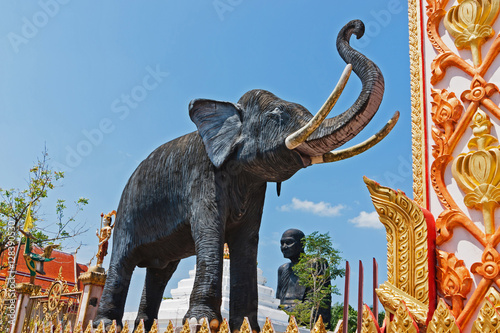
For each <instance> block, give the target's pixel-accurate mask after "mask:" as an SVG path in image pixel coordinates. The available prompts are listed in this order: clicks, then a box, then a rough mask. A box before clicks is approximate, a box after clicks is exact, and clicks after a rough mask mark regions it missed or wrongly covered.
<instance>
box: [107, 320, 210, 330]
mask: <svg viewBox="0 0 500 333" xmlns="http://www.w3.org/2000/svg"><path fill="white" fill-rule="evenodd" d="M205 323H206V320H205ZM201 328H202V329H203V326H202V327H201ZM199 332H200V333H208V330H207V331H202V330H200V331H199ZM108 333H109V332H108ZM149 333H158V320H156V319H155V320H154V322H153V325H152V326H151V329H150V330H149Z"/></svg>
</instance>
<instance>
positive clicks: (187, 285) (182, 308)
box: [123, 259, 288, 332]
mask: <svg viewBox="0 0 500 333" xmlns="http://www.w3.org/2000/svg"><path fill="white" fill-rule="evenodd" d="M223 265H224V268H223V273H222V305H221V314H222V317H223V318H228V319H229V265H230V260H229V259H224V263H223ZM195 268H196V267H195ZM195 268H194V269H192V270H190V271H189V278H187V279H183V280H181V281H179V283H178V285H177V288H176V289H172V290H171V294H172V299H166V300H164V301H162V302H161V305H160V310H159V312H158V325H159V328H160V331H162V332H163V330H165V329H166V328H167V325H168V323H169V321H172V324H173V325H174V326H176V327H178V326H182V324H183V323H182V318H183V317H184V315H185V314H186V312H187V310H188V308H189V296H190V295H191V290H192V289H193V285H194V277H195V273H196V269H195ZM266 282H267V279H266V278H265V277H264V276H263V274H262V270H261V269H260V268H257V285H258V295H259V306H258V322H259V325H260V327H261V328H262V327H263V326H264V323H265V321H266V317H267V318H269V319H270V320H271V322H272V324H273V327H274V329H275V330H276V331H277V332H284V331H285V329H286V327H287V325H288V315H287V314H286V313H285V312H283V311H281V310H279V309H278V306H279V305H280V300H279V299H277V298H275V292H274V289H273V288H270V287H267V286H266ZM136 316H137V312H127V313H125V314H124V316H123V321H128V322H129V325H130V327H133V324H134V321H135V318H136Z"/></svg>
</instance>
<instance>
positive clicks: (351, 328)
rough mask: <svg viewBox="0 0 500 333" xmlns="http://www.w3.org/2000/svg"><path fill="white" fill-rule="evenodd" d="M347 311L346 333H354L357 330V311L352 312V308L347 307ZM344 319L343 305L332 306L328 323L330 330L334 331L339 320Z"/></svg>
mask: <svg viewBox="0 0 500 333" xmlns="http://www.w3.org/2000/svg"><path fill="white" fill-rule="evenodd" d="M347 311H348V317H349V318H348V320H347V324H348V326H347V332H349V333H356V330H357V328H358V311H356V310H354V308H353V307H352V306H350V305H349V309H348V310H347ZM343 317H344V304H342V303H335V304H334V305H332V320H331V321H330V324H331V326H330V327H331V328H332V329H335V327H337V323H338V322H339V320H342V319H343Z"/></svg>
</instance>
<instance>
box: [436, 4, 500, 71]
mask: <svg viewBox="0 0 500 333" xmlns="http://www.w3.org/2000/svg"><path fill="white" fill-rule="evenodd" d="M499 5H500V1H498V0H462V1H459V5H458V6H453V7H451V9H450V10H449V11H448V13H447V14H446V16H445V19H444V26H445V27H446V30H448V32H449V33H450V34H451V35H452V36H453V37H454V38H455V46H456V47H457V48H458V49H459V50H461V49H470V50H471V52H472V59H473V62H474V65H476V66H479V65H481V62H482V59H481V45H483V44H484V42H485V41H486V40H488V39H489V38H490V37H492V36H493V35H494V34H495V32H494V31H493V28H492V27H491V25H492V24H493V22H495V19H496V18H497V16H498V11H499V9H500V6H499Z"/></svg>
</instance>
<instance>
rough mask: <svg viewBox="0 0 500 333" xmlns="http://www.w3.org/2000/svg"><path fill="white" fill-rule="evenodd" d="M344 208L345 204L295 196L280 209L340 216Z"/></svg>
mask: <svg viewBox="0 0 500 333" xmlns="http://www.w3.org/2000/svg"><path fill="white" fill-rule="evenodd" d="M344 208H345V206H343V205H337V206H332V205H331V204H330V203H328V202H324V201H321V202H318V203H314V202H312V201H308V200H300V199H297V198H293V199H292V203H291V204H288V205H283V206H281V207H279V208H278V209H279V210H281V211H282V212H291V211H293V210H299V211H302V212H308V213H313V214H314V215H319V216H339V215H340V211H341V210H342V209H344Z"/></svg>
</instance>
